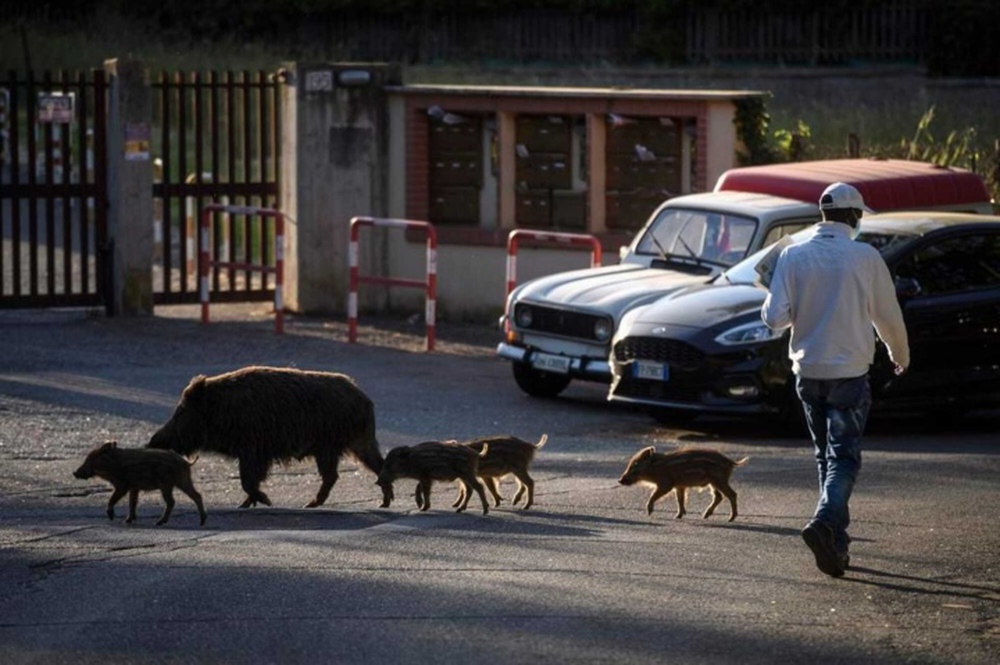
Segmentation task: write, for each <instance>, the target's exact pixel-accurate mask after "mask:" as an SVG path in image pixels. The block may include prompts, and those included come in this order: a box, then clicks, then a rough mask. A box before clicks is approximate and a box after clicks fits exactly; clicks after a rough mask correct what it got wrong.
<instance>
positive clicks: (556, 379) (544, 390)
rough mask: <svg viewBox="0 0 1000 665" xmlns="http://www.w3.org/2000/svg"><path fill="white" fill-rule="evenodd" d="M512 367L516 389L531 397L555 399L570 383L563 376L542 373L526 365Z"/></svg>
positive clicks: (519, 364) (520, 364) (518, 364)
mask: <svg viewBox="0 0 1000 665" xmlns="http://www.w3.org/2000/svg"><path fill="white" fill-rule="evenodd" d="M512 367H513V370H514V381H516V382H517V387H518V388H520V389H521V390H523V391H524V392H526V393H527V394H529V395H531V396H532V397H555V396H556V395H558V394H559V393H561V392H562V391H563V390H565V389H566V386H568V385H569V382H570V378H569V377H568V376H566V375H565V374H553V373H552V372H542V371H539V370H537V369H535V368H534V367H532V366H531V365H529V364H527V363H514V364H513V365H512Z"/></svg>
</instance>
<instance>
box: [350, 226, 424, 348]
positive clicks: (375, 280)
mask: <svg viewBox="0 0 1000 665" xmlns="http://www.w3.org/2000/svg"><path fill="white" fill-rule="evenodd" d="M361 226H384V227H391V228H402V229H406V228H418V229H423V230H424V231H425V232H426V233H427V279H426V281H420V280H414V279H403V278H399V277H381V276H375V275H359V274H358V232H359V230H360V228H361ZM348 253H349V263H350V268H351V278H350V287H349V288H350V291H349V293H348V295H347V330H348V333H347V339H348V341H349V342H351V343H352V344H353V343H354V342H356V341H357V339H358V284H359V283H361V282H364V283H366V284H381V285H383V286H412V287H417V288H426V290H427V304H426V309H425V314H424V318H425V320H426V325H427V350H428V351H433V350H434V318H435V310H436V307H437V230H436V229H435V228H434V225H433V224H431V223H430V222H420V221H413V220H409V219H389V218H379V217H354V218H352V219H351V242H350V251H349V252H348Z"/></svg>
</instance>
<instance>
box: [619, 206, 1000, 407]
mask: <svg viewBox="0 0 1000 665" xmlns="http://www.w3.org/2000/svg"><path fill="white" fill-rule="evenodd" d="M811 232H812V230H811V229H806V230H805V231H801V232H799V233H798V234H795V236H793V239H802V238H804V237H806V235H808V234H809V233H811ZM858 240H859V241H863V242H868V243H870V244H872V245H874V246H875V247H877V248H878V249H879V250H880V251H881V253H882V256H883V257H884V258H885V260H886V263H887V265H888V266H889V270H890V272H891V273H892V276H893V279H894V281H895V284H896V292H897V296H898V297H899V300H900V303H901V305H902V309H903V316H904V318H905V321H906V328H907V332H908V335H909V342H910V356H911V364H910V368H909V371H907V372H906V374H904V375H903V376H901V377H896V376H895V375H894V374H893V372H892V364H891V363H890V361H889V358H888V353H887V352H886V349H885V347H884V346H883V345H882V344H881V343H879V344H878V347H877V351H876V359H875V363H874V364H873V366H872V369H871V374H870V376H871V384H872V391H873V394H874V397H875V401H874V406H873V410H874V411H878V412H888V411H901V412H902V411H911V410H915V411H919V412H921V413H924V414H933V415H947V416H951V417H954V416H955V415H959V414H962V413H965V412H966V411H969V410H973V409H978V408H990V407H996V406H1000V217H995V216H987V215H970V214H954V213H939V212H910V213H892V214H884V215H870V216H866V217H865V218H864V219H863V220H862V222H861V233H860V235H859V237H858ZM765 252H766V250H761V252H758V253H757V254H755V255H753V256H750V257H748V258H747V259H745V260H744V261H742V262H740V263H738V264H736V265H735V266H733V267H732V268H730V269H729V270H727V271H726V272H724V273H722V274H721V275H719V276H718V277H717V278H716V279H714V280H713V281H712V282H710V283H709V284H704V285H699V286H693V287H688V288H685V289H682V290H680V291H678V292H675V293H673V294H671V295H669V296H666V297H664V298H661V299H660V300H657V301H655V302H653V303H652V304H650V305H646V306H643V307H640V308H637V309H635V310H633V311H631V312H629V313H628V314H627V315H626V316H625V317H624V318H623V320H622V322H621V325H620V326H619V329H618V333H617V334H616V335H615V338H614V340H613V343H612V353H611V358H610V360H611V366H612V371H613V374H614V380H613V383H612V386H611V389H610V392H609V395H608V398H609V399H610V400H612V401H616V402H628V403H633V404H642V405H647V406H649V407H652V408H651V411H653V413H654V414H655V415H657V416H658V417H659V418H660V419H661V420H664V421H678V422H682V421H684V420H688V419H690V418H691V417H693V416H696V415H698V414H709V413H711V414H733V415H762V416H770V417H774V418H775V419H776V420H778V421H779V422H782V423H785V424H788V423H794V422H798V421H799V418H800V417H801V407H800V406H799V403H798V400H797V398H796V397H795V392H794V386H795V383H794V378H793V376H792V371H791V362H790V361H789V360H788V331H787V330H784V331H773V330H771V329H769V328H768V327H767V326H765V325H764V324H763V322H762V321H761V316H760V310H761V306H762V305H763V303H764V298H765V296H766V293H765V291H763V290H762V289H760V288H758V287H756V286H754V285H753V282H754V278H755V277H756V273H755V271H754V266H755V265H756V264H757V263H758V262H759V260H760V258H761V256H762V255H763V253H765Z"/></svg>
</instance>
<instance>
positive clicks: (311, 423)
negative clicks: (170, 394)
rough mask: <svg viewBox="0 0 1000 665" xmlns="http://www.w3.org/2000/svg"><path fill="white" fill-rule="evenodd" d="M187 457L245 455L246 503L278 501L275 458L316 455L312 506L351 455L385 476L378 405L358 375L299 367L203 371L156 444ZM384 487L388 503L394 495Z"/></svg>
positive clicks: (245, 505) (151, 443)
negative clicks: (273, 496) (269, 482)
mask: <svg viewBox="0 0 1000 665" xmlns="http://www.w3.org/2000/svg"><path fill="white" fill-rule="evenodd" d="M147 446H149V447H150V448H165V449H169V450H173V451H176V452H178V453H180V454H181V455H190V454H192V453H194V452H195V451H199V450H203V451H211V452H216V453H220V454H222V455H226V456H228V457H235V458H236V459H238V460H239V469H240V483H241V485H242V486H243V490H244V491H245V492H246V493H247V498H246V500H245V501H244V502H243V504H242V505H241V506H240V507H241V508H248V507H250V506H254V505H256V504H258V503H262V504H264V505H266V506H270V505H271V500H270V499H269V498H268V496H267V495H266V494H264V492H262V491H261V489H260V485H261V483H262V482H264V480H266V479H267V476H268V473H270V470H271V465H272V464H273V463H274V462H282V463H284V462H289V461H291V460H293V459H295V460H302V459H305V458H307V457H312V458H314V459H315V460H316V467H317V468H318V469H319V474H320V476H322V479H323V482H322V484H321V485H320V488H319V491H318V492H317V493H316V498H314V499H313V500H312V501H310V502H309V503H308V505H307V507H309V508H313V507H315V506H319V505H322V504H323V502H324V501H326V499H327V497H328V496H329V495H330V490H331V489H333V485H334V483H336V482H337V478H338V472H337V466H338V464H339V462H340V458H341V457H342V456H343V455H345V454H348V453H350V454H351V455H353V456H354V457H355V458H356V459H357V460H358V461H359V462H361V464H363V465H364V466H366V467H367V468H368V469H370V470H371V471H372V472H373V473H375V474H378V473H379V472H380V471H381V470H382V461H383V458H382V453H381V452H379V448H378V442H377V441H376V440H375V405H374V404H373V403H372V400H371V399H369V397H368V396H367V395H366V394H365V393H364V392H362V391H361V389H360V388H358V386H357V385H356V384H355V383H354V380H353V379H351V377H349V376H346V375H344V374H335V373H331V372H314V371H304V370H298V369H292V368H276V367H245V368H243V369H239V370H236V371H234V372H229V373H226V374H220V375H218V376H211V377H208V376H203V375H200V376H196V377H194V378H193V379H192V380H191V382H190V383H189V384H188V386H187V388H185V389H184V392H183V393H182V394H181V399H180V403H179V404H178V405H177V408H176V409H175V410H174V413H173V415H172V416H171V417H170V420H169V421H167V423H166V424H164V425H163V426H162V427H161V428H160V429H159V430H158V431H157V432H156V433H155V434H153V436H152V438H151V439H150V441H149V443H148V444H147ZM387 491H391V489H390V490H386V488H383V505H388V502H389V500H390V499H391V498H392V497H391V495H388V494H386V492H387Z"/></svg>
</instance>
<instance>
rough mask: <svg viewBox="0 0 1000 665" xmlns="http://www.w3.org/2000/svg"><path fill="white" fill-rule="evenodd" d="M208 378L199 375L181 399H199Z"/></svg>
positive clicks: (188, 386) (192, 380)
mask: <svg viewBox="0 0 1000 665" xmlns="http://www.w3.org/2000/svg"><path fill="white" fill-rule="evenodd" d="M207 378H208V377H207V376H205V375H204V374H199V375H198V376H196V377H194V378H193V379H191V383H189V384H188V385H187V388H185V389H184V392H183V393H182V394H181V399H183V400H190V399H197V398H198V396H199V395H200V394H201V393H202V391H203V390H205V380H206V379H207Z"/></svg>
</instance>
